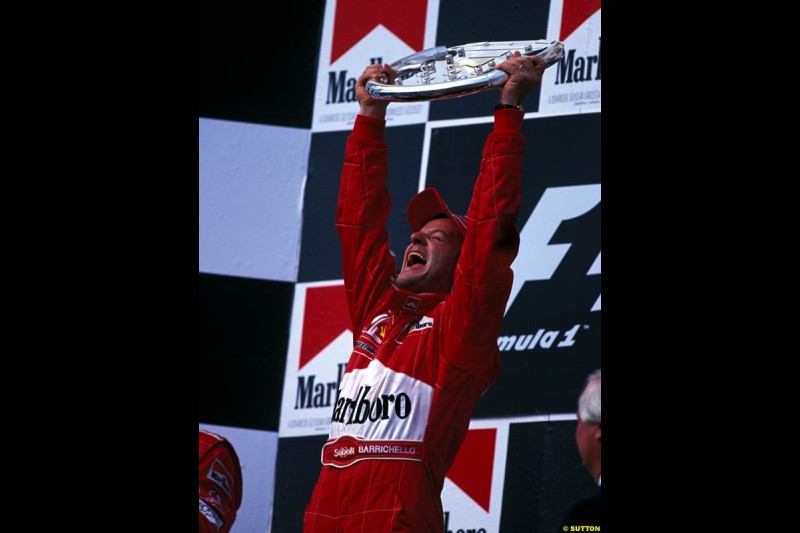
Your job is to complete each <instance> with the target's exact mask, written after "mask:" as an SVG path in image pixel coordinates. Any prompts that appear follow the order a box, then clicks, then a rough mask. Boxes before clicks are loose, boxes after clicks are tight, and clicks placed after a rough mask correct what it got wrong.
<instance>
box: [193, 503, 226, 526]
mask: <svg viewBox="0 0 800 533" xmlns="http://www.w3.org/2000/svg"><path fill="white" fill-rule="evenodd" d="M199 501H200V514H202V515H203V516H205V517H206V519H207V520H208V521H209V522H211V523H212V524H214V525H215V526H217V529H220V528H221V527H222V526H223V525H224V524H225V523H224V522H223V521H222V519H221V518H220V517H219V516H218V515H217V513H216V512H215V511H214V509H213V508H212V507H211V506H210V505H208V504H207V503H206V502H204V501H203V500H199Z"/></svg>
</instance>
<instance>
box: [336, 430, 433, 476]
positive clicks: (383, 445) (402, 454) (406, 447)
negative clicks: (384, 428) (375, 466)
mask: <svg viewBox="0 0 800 533" xmlns="http://www.w3.org/2000/svg"><path fill="white" fill-rule="evenodd" d="M424 449H425V448H424V445H423V444H422V442H420V441H408V440H366V439H358V438H355V437H351V436H350V435H344V436H341V437H339V438H337V439H336V440H333V441H331V442H329V443H327V444H326V445H325V446H323V447H322V464H324V465H328V466H335V467H337V468H346V467H348V466H350V465H352V464H353V463H357V462H359V461H364V460H366V459H384V460H401V461H422V459H423V457H424Z"/></svg>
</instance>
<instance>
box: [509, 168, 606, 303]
mask: <svg viewBox="0 0 800 533" xmlns="http://www.w3.org/2000/svg"><path fill="white" fill-rule="evenodd" d="M599 203H600V184H599V183H598V184H593V185H574V186H569V187H551V188H548V189H547V190H545V192H544V194H543V195H542V198H541V199H540V200H539V203H538V204H536V207H535V208H534V210H533V213H531V216H530V218H528V221H527V222H526V223H525V226H524V227H523V228H522V231H521V232H520V248H519V254H518V255H517V258H516V259H515V260H514V263H513V264H512V265H511V266H512V268H513V269H514V284H513V285H512V286H511V295H510V296H509V298H508V303H507V304H506V313H508V310H509V309H510V308H511V305H512V304H513V303H514V299H515V298H516V297H517V294H519V291H520V289H522V286H523V285H524V284H525V282H526V281H535V280H544V279H550V278H552V277H553V273H555V271H556V269H557V268H558V265H559V264H561V261H562V260H563V259H564V256H566V255H567V251H568V250H569V248H570V246H572V245H571V244H549V243H550V240H551V239H552V238H553V236H554V235H555V233H556V231H557V230H558V227H559V226H560V225H561V222H562V221H564V220H569V219H572V218H577V217H579V216H581V215H584V214H586V213H588V212H589V211H591V210H592V209H594V207H595V206H596V205H597V204H599ZM596 274H600V254H599V253H598V254H597V259H595V261H594V263H593V264H592V266H591V267H590V268H589V270H588V271H587V272H586V275H587V276H591V275H596ZM591 310H592V311H599V310H600V295H599V294H598V295H597V301H596V302H595V303H594V305H593V306H592V309H591Z"/></svg>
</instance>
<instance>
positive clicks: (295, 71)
mask: <svg viewBox="0 0 800 533" xmlns="http://www.w3.org/2000/svg"><path fill="white" fill-rule="evenodd" d="M204 9H205V8H204ZM294 11H295V12H296V13H297V14H298V17H301V18H302V20H298V24H300V25H301V26H302V29H303V31H301V32H295V33H293V34H292V36H291V37H290V38H289V39H290V40H291V42H287V41H286V37H281V38H278V37H273V36H271V35H269V34H268V33H267V34H265V32H264V27H263V20H267V19H269V17H270V13H269V6H265V7H264V8H262V9H261V10H260V11H259V10H256V11H253V8H252V6H246V5H244V4H243V3H241V4H240V3H239V2H238V0H234V2H233V3H225V4H218V5H215V6H214V8H213V9H211V8H208V9H207V11H203V13H201V84H200V85H201V88H200V126H201V128H200V145H199V148H200V176H201V179H200V184H201V188H200V252H201V253H200V265H199V267H200V278H199V280H200V281H199V285H198V289H199V297H200V299H199V300H200V310H199V321H200V385H201V386H200V410H199V411H200V420H199V422H200V423H201V424H207V425H211V426H215V427H218V428H222V429H224V428H232V429H231V430H230V432H231V433H235V437H236V439H237V442H240V443H242V444H241V445H242V447H245V448H246V453H245V455H246V456H247V457H248V459H247V460H250V461H253V460H255V458H256V457H257V450H258V448H259V447H264V442H266V440H265V439H264V436H265V435H267V436H269V435H277V451H276V450H275V447H274V446H272V445H270V446H268V447H266V448H264V454H265V455H264V457H266V460H262V461H260V462H259V463H258V465H259V466H258V468H255V467H250V468H248V469H247V470H245V471H246V472H249V474H248V475H249V476H251V479H250V480H249V481H250V484H248V485H247V486H255V487H259V489H254V490H258V492H259V494H258V497H256V498H252V497H251V498H250V499H248V506H247V508H243V509H242V515H241V517H240V518H241V520H237V523H236V524H235V525H234V528H233V533H243V532H246V531H259V532H264V531H280V532H294V531H301V530H302V514H303V510H304V508H305V505H306V503H307V501H308V498H309V496H310V494H311V490H312V488H313V485H314V482H315V481H316V477H317V474H318V472H319V468H320V462H319V459H320V448H321V446H322V444H323V443H324V442H325V439H326V436H327V426H328V423H329V421H330V417H331V412H332V407H333V405H334V404H335V401H336V396H337V391H338V385H339V381H340V379H341V376H342V372H343V369H344V366H345V364H346V362H347V358H348V356H349V353H350V349H351V345H352V341H353V331H352V330H351V327H352V326H351V324H350V323H349V322H348V319H347V312H346V309H345V302H344V292H343V287H342V280H341V266H340V265H341V252H340V250H339V242H338V239H337V237H336V233H335V230H334V227H333V221H334V212H335V206H336V195H337V191H338V180H339V172H340V169H341V163H342V158H343V149H344V143H345V140H346V137H347V135H348V134H349V131H350V129H351V127H352V124H353V120H354V117H355V114H356V113H357V112H358V106H357V104H356V102H355V95H354V84H355V79H356V77H357V76H358V75H359V74H360V73H361V71H362V70H363V69H364V67H365V66H366V65H368V64H369V63H371V62H385V63H391V62H393V61H395V60H397V59H400V58H401V57H404V56H406V55H409V54H411V53H413V52H416V51H419V50H422V49H425V48H430V47H433V46H439V45H446V46H453V45H457V44H464V43H468V42H475V41H482V40H486V41H499V40H515V39H516V40H530V39H543V38H546V39H558V40H561V41H563V42H564V43H565V56H564V59H563V60H562V61H561V62H560V63H559V64H557V65H554V66H553V67H551V68H550V69H548V70H547V72H546V74H545V78H544V80H543V83H542V86H541V88H540V90H539V91H537V92H535V93H533V94H531V95H529V97H528V98H527V99H526V102H525V104H524V105H525V109H526V111H527V113H526V116H525V121H524V123H523V126H522V129H523V132H524V134H525V136H526V139H527V149H526V154H525V156H524V159H523V172H524V177H523V204H522V206H521V210H520V217H519V222H518V227H519V230H520V233H521V246H520V254H519V256H518V258H517V260H516V261H515V262H514V265H513V269H514V272H515V282H514V286H513V289H512V294H511V298H510V300H509V304H508V307H507V309H506V314H505V316H504V319H503V323H502V326H501V334H500V337H499V338H498V345H499V347H500V350H501V353H502V357H503V359H502V369H501V374H500V377H499V378H498V381H497V382H496V383H495V385H494V386H493V387H492V388H491V389H490V390H489V391H488V392H487V393H486V394H485V395H484V397H483V398H482V399H481V401H480V403H479V404H478V407H477V409H476V411H475V414H474V417H473V421H472V423H471V426H470V431H469V433H468V435H467V438H466V440H465V442H464V445H463V447H462V449H461V451H460V452H459V455H458V457H457V459H456V462H455V464H454V465H453V467H452V468H451V470H450V471H449V472H448V474H447V477H446V480H445V485H444V489H443V491H442V500H443V504H444V512H445V517H444V519H445V524H446V529H447V531H448V532H451V533H457V532H458V531H475V532H476V533H477V532H482V533H490V532H491V533H496V532H501V531H507V532H514V531H554V530H555V529H556V528H557V527H558V526H559V521H560V519H561V517H562V516H563V514H564V512H565V511H566V509H567V507H568V506H569V505H570V504H571V503H572V502H573V501H575V500H576V499H578V498H580V497H581V496H582V495H583V494H584V493H585V492H588V491H589V490H590V489H591V488H592V481H591V478H590V477H589V474H588V473H587V472H586V471H585V469H584V468H583V466H582V465H581V463H580V459H579V456H578V452H577V448H576V445H575V437H574V430H575V415H574V413H575V408H576V400H577V397H578V394H579V393H580V391H581V389H582V387H583V382H584V379H585V377H586V375H587V374H589V373H590V372H591V371H592V370H594V369H595V368H598V367H600V365H601V357H600V334H601V321H600V315H601V312H602V311H601V309H602V306H601V290H600V279H601V272H602V269H601V248H600V222H601V220H600V206H601V179H600V104H601V98H600V94H601V73H602V70H601V67H602V64H601V54H600V49H601V47H600V43H601V31H600V19H601V9H600V3H599V1H597V0H531V1H530V2H517V1H513V0H495V1H493V2H486V3H479V5H473V4H471V5H469V6H465V5H464V3H463V1H456V0H411V1H409V2H391V3H390V2H372V1H368V0H336V1H334V0H330V1H327V2H326V1H324V0H311V1H309V2H301V3H300V5H295V6H294ZM298 27H300V26H298ZM282 39H283V40H282ZM275 50H281V53H282V54H285V55H286V60H282V61H281V63H282V67H281V68H282V70H281V71H280V73H279V74H275V73H274V72H273V73H272V74H271V75H267V70H268V69H267V65H268V62H269V61H270V60H271V58H274V56H275ZM287 50H291V53H290V52H287ZM497 96H498V93H497V92H496V91H494V90H490V91H485V92H483V93H480V94H475V95H470V96H467V97H464V98H454V99H448V100H442V101H435V102H422V103H393V104H391V105H390V106H389V113H388V116H387V119H388V126H389V127H388V128H387V132H386V135H387V141H388V143H389V174H390V183H389V188H390V192H391V194H392V197H393V208H392V213H391V215H390V218H389V231H390V232H391V234H392V242H393V243H396V244H394V246H395V250H394V251H395V253H396V254H397V255H400V254H401V253H402V250H403V248H404V243H405V242H406V241H407V239H408V235H409V228H408V223H407V221H406V219H405V205H406V202H407V200H408V198H410V197H411V196H412V195H413V194H414V193H415V192H417V191H418V190H420V189H422V188H424V187H427V186H435V187H437V188H438V189H439V190H440V192H441V193H442V195H443V196H444V198H445V199H446V200H447V202H448V204H449V205H450V206H451V207H452V208H453V209H454V210H456V211H461V212H464V211H466V208H467V205H468V202H469V195H470V193H471V188H472V183H473V180H474V178H475V176H476V174H477V171H478V166H479V164H480V154H481V149H482V146H483V141H484V139H485V138H486V135H487V134H488V133H489V131H491V127H492V114H493V107H494V104H495V103H496V102H497ZM239 430H241V431H239ZM256 509H258V511H256ZM265 510H267V511H266V512H265Z"/></svg>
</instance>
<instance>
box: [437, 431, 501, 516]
mask: <svg viewBox="0 0 800 533" xmlns="http://www.w3.org/2000/svg"><path fill="white" fill-rule="evenodd" d="M496 441H497V429H496V428H488V429H470V430H469V431H467V437H466V438H465V439H464V443H463V444H462V445H461V449H460V450H458V454H457V455H456V459H455V461H453V466H451V467H450V470H448V471H447V475H446V476H445V477H448V478H450V481H452V482H453V483H455V484H456V485H458V488H460V489H461V490H463V491H464V492H465V493H466V494H467V496H469V497H470V498H472V499H473V500H475V503H477V504H478V505H480V506H481V507H483V509H484V510H485V511H486V512H487V513H488V512H489V500H491V497H492V471H493V470H494V448H495V442H496Z"/></svg>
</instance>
